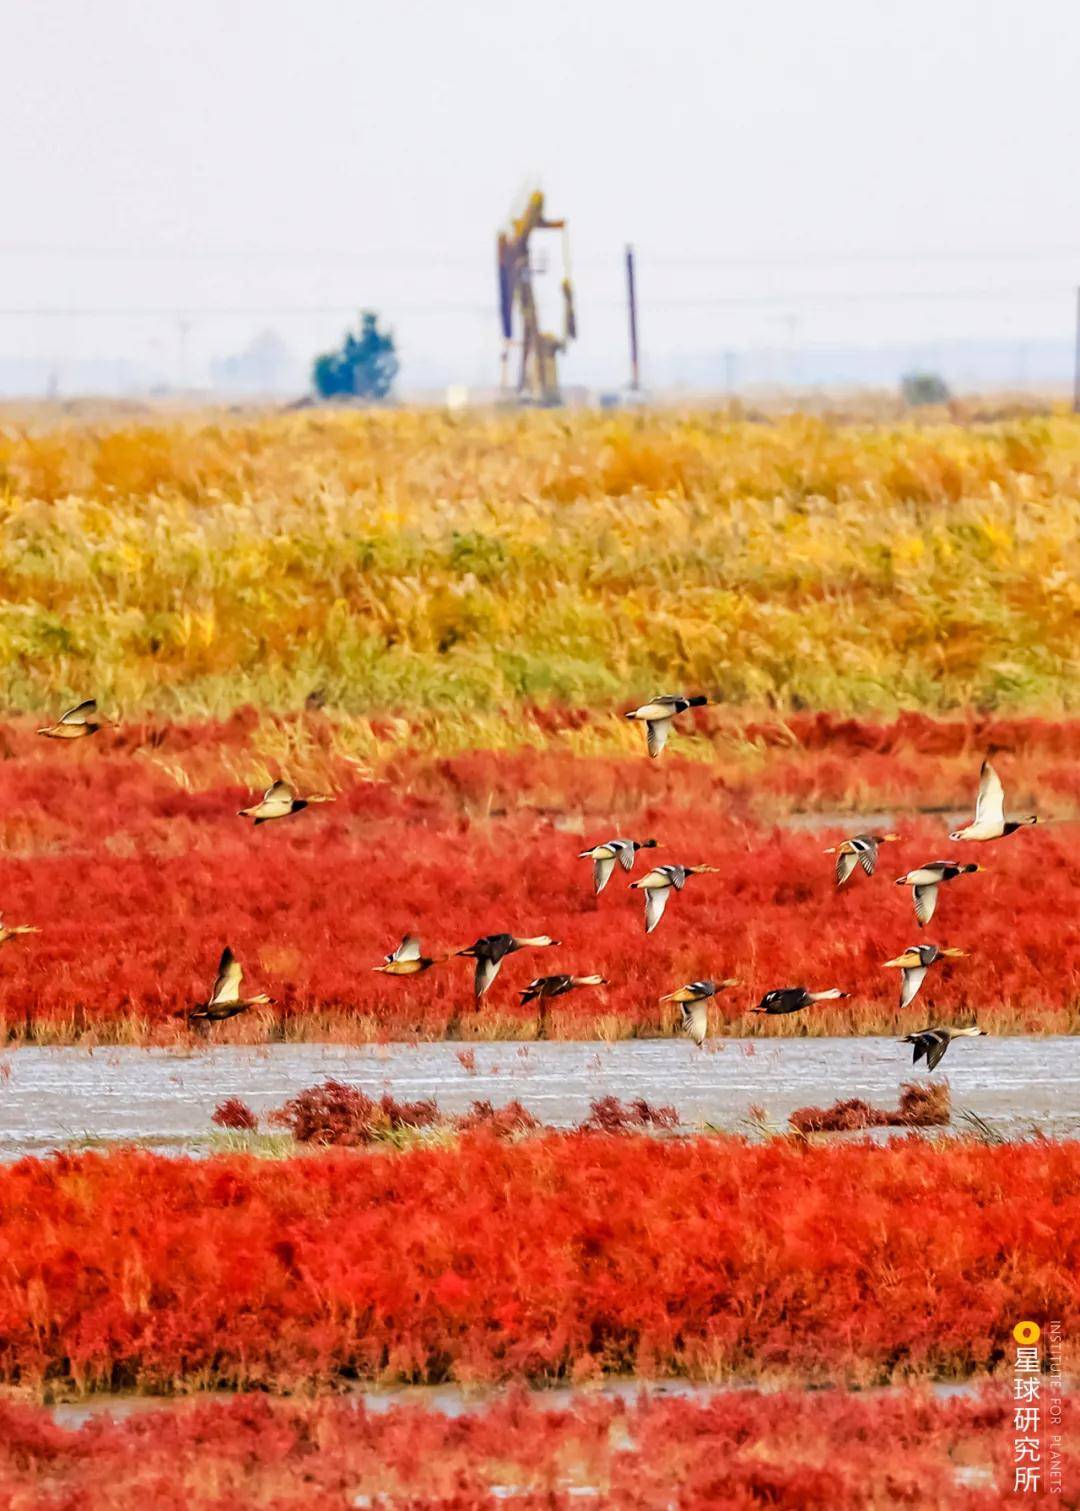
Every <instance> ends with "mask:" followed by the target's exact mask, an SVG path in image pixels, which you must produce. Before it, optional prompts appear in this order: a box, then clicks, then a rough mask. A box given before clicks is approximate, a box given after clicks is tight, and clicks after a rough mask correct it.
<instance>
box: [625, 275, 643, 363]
mask: <svg viewBox="0 0 1080 1511" xmlns="http://www.w3.org/2000/svg"><path fill="white" fill-rule="evenodd" d="M626 303H627V311H628V314H629V316H630V387H631V388H632V389H633V391H634V392H635V393H636V392H637V390H638V389H639V388H640V387H641V371H640V368H639V366H638V344H637V289H636V287H635V285H634V249H633V247H627V249H626Z"/></svg>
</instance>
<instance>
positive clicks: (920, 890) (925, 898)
mask: <svg viewBox="0 0 1080 1511" xmlns="http://www.w3.org/2000/svg"><path fill="white" fill-rule="evenodd" d="M911 896H912V900H913V901H914V903H915V917H916V918H917V919H918V920H919V922H920V923H921V924H922V926H923V928H925V927H926V925H927V924H928V923H929V922H930V920H931V918H933V916H934V909H935V908H936V907H937V899H938V884H937V882H936V881H935V882H931V883H930V885H929V886H926V885H923V886H915V887H912V889H911Z"/></svg>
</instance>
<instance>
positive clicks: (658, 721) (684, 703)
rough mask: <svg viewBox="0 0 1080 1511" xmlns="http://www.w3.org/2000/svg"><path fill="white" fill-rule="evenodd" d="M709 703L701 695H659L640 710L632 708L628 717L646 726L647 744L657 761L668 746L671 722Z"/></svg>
mask: <svg viewBox="0 0 1080 1511" xmlns="http://www.w3.org/2000/svg"><path fill="white" fill-rule="evenodd" d="M708 701H709V700H708V698H703V697H701V696H700V694H699V695H697V696H695V697H693V698H684V697H683V696H682V694H681V693H657V695H656V697H655V698H650V699H649V701H648V703H643V704H642V705H641V707H640V708H632V709H631V710H630V712H629V713H628V714H627V715H626V717H627V718H628V719H639V720H640V721H641V722H642V723H643V724H644V725H645V743H646V744H647V745H648V747H649V754H650V755H651V756H652V757H653V758H654V759H655V758H656V757H657V756H658V755H659V754H660V752H661V751H662V750H663V748H664V746H665V745H666V744H667V737H668V735H669V734H670V733H671V721H672V719H674V718H675V716H676V714H683V713H685V712H686V710H687V709H688V708H700V707H701V706H702V705H703V704H705V703H708Z"/></svg>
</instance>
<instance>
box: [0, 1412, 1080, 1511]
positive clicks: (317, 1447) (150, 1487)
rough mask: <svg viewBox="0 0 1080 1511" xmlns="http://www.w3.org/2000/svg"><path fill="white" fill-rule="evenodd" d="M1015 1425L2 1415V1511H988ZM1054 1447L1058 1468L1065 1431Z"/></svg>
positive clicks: (557, 1416) (585, 1417) (864, 1418)
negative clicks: (593, 1502) (900, 1509)
mask: <svg viewBox="0 0 1080 1511" xmlns="http://www.w3.org/2000/svg"><path fill="white" fill-rule="evenodd" d="M1012 1425H1013V1404H1012V1401H1011V1399H1010V1396H1009V1392H1008V1391H1007V1389H1004V1388H993V1387H986V1388H984V1389H982V1390H981V1391H980V1392H979V1393H978V1394H977V1395H975V1396H974V1397H971V1398H966V1397H961V1398H954V1399H951V1400H939V1399H934V1398H933V1397H931V1396H930V1395H928V1394H926V1393H924V1392H922V1391H919V1390H917V1389H912V1390H902V1391H896V1392H889V1393H887V1394H874V1395H869V1396H858V1395H855V1396H852V1395H847V1394H843V1393H840V1392H835V1391H824V1392H819V1393H807V1392H801V1391H781V1392H777V1393H776V1394H769V1395H762V1394H759V1393H757V1392H741V1393H737V1394H728V1395H726V1396H724V1397H722V1398H717V1399H714V1400H712V1401H709V1402H695V1401H688V1400H682V1399H675V1400H671V1399H668V1400H664V1399H651V1400H649V1399H646V1400H639V1401H637V1402H636V1403H634V1404H633V1405H625V1404H623V1403H621V1402H618V1401H606V1400H602V1399H596V1398H590V1397H586V1396H581V1395H579V1396H576V1397H575V1398H574V1400H573V1402H572V1403H571V1404H570V1405H569V1406H567V1407H560V1408H557V1409H554V1408H550V1407H545V1406H541V1405H539V1404H537V1403H535V1402H533V1403H530V1402H529V1401H528V1399H527V1398H526V1397H525V1396H524V1395H513V1396H511V1397H509V1398H508V1399H506V1400H504V1401H501V1402H498V1403H496V1404H494V1405H492V1406H490V1407H488V1408H487V1409H485V1410H482V1411H480V1410H477V1411H475V1412H469V1413H467V1414H466V1415H464V1416H460V1417H448V1416H444V1415H442V1414H440V1413H437V1412H433V1411H429V1410H424V1409H423V1408H422V1407H420V1406H404V1407H402V1406H398V1407H392V1408H390V1409H389V1410H388V1411H372V1410H369V1409H365V1407H364V1406H363V1405H362V1404H359V1403H355V1402H352V1401H349V1400H347V1399H346V1400H341V1399H331V1400H327V1399H321V1400H316V1401H306V1400H292V1401H274V1400H272V1399H269V1398H266V1397H248V1398H245V1399H242V1400H238V1401H233V1402H229V1403H227V1404H226V1403H221V1402H206V1403H199V1404H193V1405H190V1406H185V1407H184V1408H183V1409H181V1410H178V1411H171V1412H165V1411H153V1412H146V1413H142V1412H140V1413H139V1414H137V1415H134V1416H132V1417H129V1418H127V1419H125V1420H122V1421H118V1422H114V1421H112V1420H110V1419H108V1418H98V1419H92V1420H90V1421H89V1422H87V1423H86V1424H85V1425H83V1426H82V1427H81V1428H79V1429H78V1430H70V1429H65V1428H62V1427H59V1426H56V1425H54V1424H53V1423H52V1422H51V1421H50V1420H48V1419H46V1418H45V1414H44V1413H42V1412H40V1411H36V1410H32V1409H30V1408H27V1407H16V1406H7V1407H4V1406H2V1405H0V1506H3V1507H4V1511H29V1508H30V1507H31V1506H32V1507H33V1508H34V1511H106V1508H111V1507H113V1506H115V1505H116V1504H117V1503H118V1498H123V1503H124V1504H127V1505H134V1504H138V1503H141V1504H144V1505H152V1506H154V1507H157V1508H161V1511H226V1508H228V1511H232V1508H237V1511H238V1508H240V1507H249V1506H267V1507H272V1508H274V1511H300V1508H303V1511H350V1508H353V1507H355V1506H357V1505H367V1506H391V1505H392V1506H394V1507H398V1508H401V1507H406V1508H416V1511H419V1508H421V1507H435V1506H438V1507H441V1508H443V1511H447V1508H453V1511H470V1508H479V1507H490V1506H491V1504H492V1501H493V1498H495V1497H498V1498H500V1499H502V1498H506V1497H509V1498H511V1499H512V1502H513V1504H514V1505H515V1506H525V1507H529V1508H539V1507H544V1508H546V1511H551V1508H568V1507H571V1506H578V1505H580V1504H581V1498H582V1497H583V1496H585V1497H594V1498H595V1497H596V1496H602V1497H603V1500H602V1504H604V1505H607V1506H613V1507H625V1508H627V1511H652V1508H654V1507H656V1506H658V1505H668V1504H671V1503H672V1499H673V1496H674V1495H677V1504H678V1505H679V1506H681V1507H688V1508H706V1507H708V1508H721V1511H745V1508H752V1507H762V1506H773V1507H777V1506H792V1507H794V1506H798V1507H801V1508H804V1511H872V1508H876V1507H881V1506H896V1505H905V1506H912V1507H931V1506H933V1507H942V1508H956V1511H990V1508H991V1507H995V1506H999V1505H1001V1504H1002V1498H1003V1497H1004V1496H1007V1495H1010V1493H1011V1491H1012V1487H1013V1451H1012V1439H1011V1432H1012ZM1064 1439H1065V1444H1066V1454H1067V1455H1069V1456H1070V1457H1071V1456H1072V1455H1073V1454H1074V1453H1075V1451H1076V1446H1077V1444H1076V1431H1075V1427H1074V1426H1073V1424H1072V1422H1071V1421H1069V1422H1068V1424H1067V1425H1066V1426H1065V1430H1064ZM1025 1499H1027V1500H1029V1501H1030V1502H1031V1503H1033V1504H1036V1505H1042V1504H1047V1503H1053V1504H1063V1503H1064V1502H1062V1501H1061V1500H1060V1499H1057V1500H1055V1499H1054V1498H1053V1497H1051V1495H1050V1494H1049V1493H1045V1494H1037V1495H1034V1496H1027V1497H1025Z"/></svg>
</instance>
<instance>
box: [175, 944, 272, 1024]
mask: <svg viewBox="0 0 1080 1511" xmlns="http://www.w3.org/2000/svg"><path fill="white" fill-rule="evenodd" d="M243 974H244V972H243V968H242V967H241V965H240V962H239V960H237V958H236V956H235V955H234V954H233V952H232V950H230V949H229V946H228V945H226V946H225V948H224V949H223V950H222V952H221V960H220V961H219V962H218V973H217V980H216V981H215V982H214V990H213V991H212V992H211V993H210V1000H209V1002H200V1003H199V1005H198V1007H193V1008H192V1009H191V1011H190V1012H189V1013H188V1021H189V1022H198V1021H204V1022H207V1023H220V1022H221V1021H222V1019H223V1018H235V1017H236V1015H237V1013H244V1012H247V1010H248V1008H249V1007H258V1006H260V1005H261V1004H262V1003H264V1002H269V1001H270V998H269V997H265V996H263V995H262V994H261V993H260V995H259V996H257V997H241V996H240V981H241V979H242V977H243Z"/></svg>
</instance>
